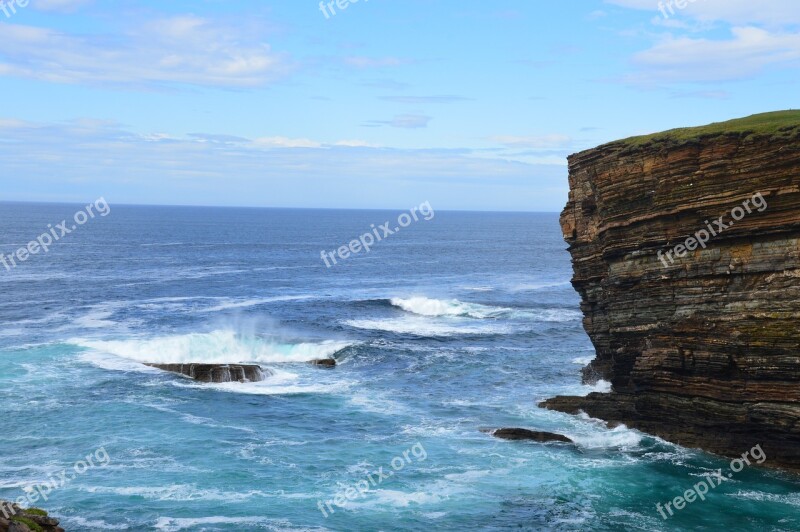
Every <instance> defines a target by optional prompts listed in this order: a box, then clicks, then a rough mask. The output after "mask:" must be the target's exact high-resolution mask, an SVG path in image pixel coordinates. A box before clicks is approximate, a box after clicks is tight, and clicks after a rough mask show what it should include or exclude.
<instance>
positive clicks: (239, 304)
mask: <svg viewBox="0 0 800 532" xmlns="http://www.w3.org/2000/svg"><path fill="white" fill-rule="evenodd" d="M307 299H312V297H311V296H276V297H263V298H257V299H245V300H232V299H228V298H225V299H224V301H223V302H222V303H220V304H219V305H215V306H213V307H209V308H204V309H200V310H199V311H198V312H220V311H224V310H232V309H241V308H248V307H255V306H258V305H264V304H267V303H277V302H280V301H304V300H307Z"/></svg>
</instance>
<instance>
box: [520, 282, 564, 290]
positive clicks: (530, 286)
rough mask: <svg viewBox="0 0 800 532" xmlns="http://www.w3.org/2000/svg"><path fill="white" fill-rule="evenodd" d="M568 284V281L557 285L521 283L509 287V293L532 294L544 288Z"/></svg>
mask: <svg viewBox="0 0 800 532" xmlns="http://www.w3.org/2000/svg"><path fill="white" fill-rule="evenodd" d="M568 284H570V282H569V281H562V282H557V283H521V284H517V285H514V286H512V287H511V289H510V291H511V292H533V291H536V290H543V289H546V288H558V287H559V286H566V285H568Z"/></svg>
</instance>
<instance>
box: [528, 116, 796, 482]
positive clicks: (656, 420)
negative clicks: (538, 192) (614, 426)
mask: <svg viewBox="0 0 800 532" xmlns="http://www.w3.org/2000/svg"><path fill="white" fill-rule="evenodd" d="M569 184H570V196H569V202H568V204H567V206H566V208H565V210H564V212H563V213H562V215H561V226H562V229H563V233H564V238H565V239H566V241H567V242H568V243H569V251H570V253H571V255H572V262H573V269H574V277H573V281H572V284H573V286H574V287H575V289H576V290H577V291H578V293H579V294H580V296H581V300H582V303H581V308H582V310H583V313H584V321H583V323H584V327H585V329H586V331H587V332H588V334H589V336H590V338H591V340H592V342H593V344H594V347H595V349H596V353H597V357H596V359H595V360H594V361H593V362H592V363H591V364H590V365H589V366H588V367H587V368H586V369H585V371H584V379H585V380H586V381H589V382H591V381H592V380H596V379H605V380H608V381H610V382H611V383H612V391H611V393H609V394H600V393H593V394H590V395H589V396H588V397H557V398H553V399H550V400H548V401H545V402H544V403H542V406H544V407H546V408H550V409H554V410H560V411H564V412H569V413H577V412H579V411H584V412H586V413H587V414H589V415H591V416H593V417H597V418H601V419H604V420H608V421H610V422H616V423H625V424H627V425H628V426H631V427H635V428H638V429H640V430H643V431H645V432H648V433H652V434H655V435H658V436H660V437H663V438H665V439H667V440H670V441H673V442H676V443H679V444H682V445H685V446H689V447H698V448H702V449H705V450H708V451H712V452H716V453H719V454H723V455H727V456H740V455H741V454H742V453H744V452H746V451H747V450H748V449H750V448H752V447H753V446H754V445H761V446H762V448H763V449H764V452H765V453H766V455H767V463H766V465H772V466H778V467H786V468H791V469H800V330H799V329H798V325H800V111H784V112H778V113H767V114H763V115H756V116H752V117H749V118H744V119H740V120H734V121H731V122H725V123H721V124H712V125H710V126H706V127H701V128H689V129H680V130H674V131H668V132H665V133H661V134H656V135H651V136H647V137H636V138H632V139H628V140H623V141H618V142H612V143H610V144H607V145H604V146H601V147H599V148H596V149H592V150H588V151H585V152H582V153H578V154H576V155H573V156H571V157H570V158H569ZM720 217H722V218H720Z"/></svg>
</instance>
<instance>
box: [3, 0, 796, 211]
mask: <svg viewBox="0 0 800 532" xmlns="http://www.w3.org/2000/svg"><path fill="white" fill-rule="evenodd" d="M19 2H20V0H16V3H12V2H11V1H10V0H4V1H3V2H2V4H0V43H2V44H1V45H0V201H2V200H6V201H44V202H75V203H79V202H88V201H92V200H94V199H96V198H99V197H101V196H102V197H104V198H105V199H106V200H107V201H109V202H110V203H112V204H114V203H118V204H122V203H127V204H166V205H219V206H250V207H302V208H358V209H407V208H410V207H411V206H414V205H419V204H420V203H422V202H424V201H429V202H431V204H432V205H433V206H434V207H435V208H436V209H439V210H448V209H450V210H455V209H458V210H489V211H495V210H500V211H547V212H556V211H559V210H561V209H562V208H563V206H564V204H565V202H566V199H567V193H568V182H567V175H568V168H567V159H566V158H567V156H568V155H569V154H572V153H575V152H579V151H582V150H585V149H589V148H592V147H595V146H597V145H600V144H603V143H605V142H609V141H612V140H615V139H618V138H624V137H629V136H632V135H638V134H645V133H651V132H655V131H660V130H665V129H670V128H674V127H686V126H692V125H702V124H706V123H710V122H715V121H721V120H727V119H731V118H737V117H742V116H747V115H750V114H754V113H760V112H766V111H774V110H780V109H796V108H798V107H800V104H798V98H800V91H798V81H800V76H799V75H798V72H799V71H798V67H800V5H798V3H797V0H759V1H755V0H695V1H694V2H692V1H691V0H686V2H683V1H677V2H676V1H673V2H666V1H664V2H661V3H660V4H661V7H662V8H663V9H660V8H659V2H658V0H568V1H567V0H560V1H541V0H494V1H486V0H484V1H481V0H402V1H400V0H359V1H358V2H353V1H352V0H349V2H346V1H344V0H339V2H340V4H341V5H344V6H345V7H344V9H342V8H340V7H338V6H337V4H336V2H331V3H330V5H327V0H326V2H325V4H323V5H321V4H320V3H319V2H318V0H280V1H278V0H252V1H251V0H193V1H184V0H169V1H163V0H162V1H158V2H156V1H150V0H137V1H128V0H118V1H113V0H29V3H26V2H25V0H21V3H22V5H19ZM667 4H669V5H667ZM678 4H681V5H683V6H684V7H683V8H680V7H678Z"/></svg>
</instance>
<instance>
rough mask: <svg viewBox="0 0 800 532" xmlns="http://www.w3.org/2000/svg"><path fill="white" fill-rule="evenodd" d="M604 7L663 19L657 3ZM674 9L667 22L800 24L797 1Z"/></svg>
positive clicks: (708, 0)
mask: <svg viewBox="0 0 800 532" xmlns="http://www.w3.org/2000/svg"><path fill="white" fill-rule="evenodd" d="M606 3H607V4H613V5H617V6H621V7H628V8H632V9H638V10H644V11H651V12H652V13H653V14H654V15H657V16H658V17H659V18H663V16H662V15H661V13H660V11H659V9H658V0H606ZM663 3H664V4H665V5H666V4H667V0H663ZM674 4H675V2H674V0H673V5H674ZM673 9H674V11H675V14H674V15H670V18H673V17H674V18H680V17H690V18H694V19H697V20H699V21H703V22H725V23H728V24H731V25H735V26H744V25H766V26H774V27H786V26H787V25H792V24H800V9H798V5H797V0H695V1H692V0H688V4H687V6H686V7H685V8H684V9H679V8H678V7H677V6H676V7H674V8H673ZM667 13H668V14H669V11H667Z"/></svg>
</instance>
